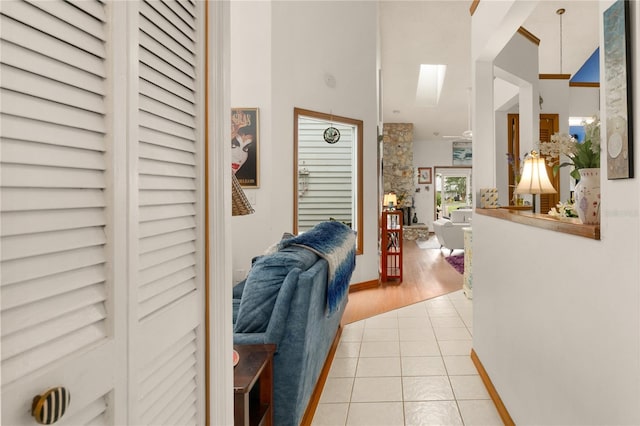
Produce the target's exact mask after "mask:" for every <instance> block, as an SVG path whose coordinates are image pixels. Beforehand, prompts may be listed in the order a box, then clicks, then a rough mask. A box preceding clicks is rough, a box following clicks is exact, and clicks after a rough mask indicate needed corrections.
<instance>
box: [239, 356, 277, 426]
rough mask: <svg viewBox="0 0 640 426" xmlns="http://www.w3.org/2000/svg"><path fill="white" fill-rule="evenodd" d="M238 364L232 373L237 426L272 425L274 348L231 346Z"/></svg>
mask: <svg viewBox="0 0 640 426" xmlns="http://www.w3.org/2000/svg"><path fill="white" fill-rule="evenodd" d="M233 349H235V350H236V351H238V354H239V355H240V361H239V362H238V365H236V366H235V367H234V370H233V394H234V395H233V410H234V415H233V417H234V424H235V425H236V426H248V425H266V426H271V425H273V353H274V352H275V351H276V345H274V344H266V345H234V347H233Z"/></svg>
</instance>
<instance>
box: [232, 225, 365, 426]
mask: <svg viewBox="0 0 640 426" xmlns="http://www.w3.org/2000/svg"><path fill="white" fill-rule="evenodd" d="M354 268H355V234H354V232H353V231H352V230H351V229H350V228H349V227H347V226H346V225H343V224H342V223H340V222H322V223H321V224H319V225H316V226H315V227H314V228H313V229H311V230H309V231H307V232H305V233H303V234H301V235H299V236H296V237H292V238H286V239H283V240H282V241H281V242H280V243H279V244H278V245H277V246H276V251H275V252H273V253H269V254H266V255H263V256H258V257H257V258H254V260H253V263H252V266H251V269H250V270H249V274H248V275H247V278H246V279H245V280H244V281H242V282H241V283H239V284H238V285H237V286H235V287H234V289H233V297H234V300H233V305H234V309H233V311H234V315H233V316H234V318H233V322H234V334H233V341H234V344H237V345H241V344H257V343H275V344H276V353H275V355H274V366H273V370H274V371H273V376H274V377H273V388H274V389H273V398H274V400H273V406H274V424H276V425H279V426H281V425H282V426H287V425H291V426H297V425H299V424H300V421H301V420H302V418H303V416H304V413H305V410H306V408H307V405H308V403H309V399H310V397H311V395H312V393H313V391H314V389H315V387H316V384H317V381H318V378H319V376H320V373H321V371H322V369H323V367H324V364H325V362H326V359H327V355H328V353H329V350H330V348H331V346H332V343H333V341H334V339H335V337H336V335H337V331H338V328H339V326H340V320H341V318H342V314H343V313H344V309H345V307H346V304H347V293H348V287H349V281H350V279H351V275H352V273H353V270H354Z"/></svg>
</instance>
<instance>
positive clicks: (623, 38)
mask: <svg viewBox="0 0 640 426" xmlns="http://www.w3.org/2000/svg"><path fill="white" fill-rule="evenodd" d="M603 31H604V80H605V91H604V92H605V114H606V120H607V121H606V123H607V134H606V141H607V143H606V149H607V178H608V179H626V178H632V177H633V140H632V139H633V132H632V129H633V127H632V126H633V123H632V117H633V111H632V108H631V107H632V102H631V93H632V92H631V45H632V40H631V33H630V28H629V2H628V1H624V0H618V1H616V2H615V3H613V4H612V5H611V6H610V7H609V8H608V9H607V10H605V12H604V14H603Z"/></svg>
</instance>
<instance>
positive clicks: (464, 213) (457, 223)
mask: <svg viewBox="0 0 640 426" xmlns="http://www.w3.org/2000/svg"><path fill="white" fill-rule="evenodd" d="M472 213H473V212H472V210H471V209H459V210H454V211H452V212H451V214H450V217H449V218H448V219H445V218H440V219H438V220H436V221H434V222H433V232H434V234H436V238H437V239H438V242H439V243H440V248H442V247H445V248H448V249H449V250H451V251H450V253H453V251H454V250H458V249H464V231H463V228H466V227H468V226H471V218H472Z"/></svg>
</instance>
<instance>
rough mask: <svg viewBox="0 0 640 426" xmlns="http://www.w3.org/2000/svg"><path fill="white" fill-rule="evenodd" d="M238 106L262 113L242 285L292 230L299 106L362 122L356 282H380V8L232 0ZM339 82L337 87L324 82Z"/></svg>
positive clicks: (242, 230) (242, 221)
mask: <svg viewBox="0 0 640 426" xmlns="http://www.w3.org/2000/svg"><path fill="white" fill-rule="evenodd" d="M231 17H232V20H231V35H232V37H231V52H232V56H231V82H230V84H231V103H232V106H238V107H254V106H255V107H259V108H260V144H261V146H260V188H259V189H249V190H247V191H246V192H247V195H248V197H249V200H250V201H252V202H253V205H254V207H255V210H256V212H255V213H254V214H252V215H249V216H242V217H234V218H232V226H233V236H234V244H233V269H234V281H238V280H239V279H240V278H241V277H242V275H244V274H245V273H246V271H247V270H248V269H249V267H250V261H251V258H252V257H253V256H256V255H258V254H261V253H262V252H263V251H264V250H265V249H266V248H267V247H269V246H270V245H271V244H273V243H274V242H276V241H278V240H279V239H280V237H281V236H282V233H283V232H291V231H292V229H293V108H294V107H301V108H306V109H310V110H314V111H319V112H325V113H333V114H336V115H340V116H345V117H350V118H355V119H360V120H363V121H364V153H363V164H364V173H363V176H364V194H363V195H364V197H363V199H364V206H363V208H364V224H363V227H362V229H364V254H363V255H360V256H358V257H357V259H356V271H355V272H354V275H353V278H352V284H353V283H358V282H365V281H369V280H375V279H377V277H378V254H377V213H374V212H377V199H378V197H377V177H376V170H377V168H376V163H377V156H376V149H377V142H376V140H377V138H376V120H377V101H376V91H377V84H376V78H377V77H376V75H377V71H376V70H377V66H376V64H377V57H376V55H377V5H376V3H375V2H359V1H353V2H351V1H344V2H324V1H317V2H316V1H301V2H265V1H250V2H244V1H232V2H231ZM326 73H330V74H331V75H333V76H334V77H335V80H336V85H335V88H331V87H329V86H327V85H326V84H325V82H324V76H325V74H326Z"/></svg>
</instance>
